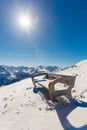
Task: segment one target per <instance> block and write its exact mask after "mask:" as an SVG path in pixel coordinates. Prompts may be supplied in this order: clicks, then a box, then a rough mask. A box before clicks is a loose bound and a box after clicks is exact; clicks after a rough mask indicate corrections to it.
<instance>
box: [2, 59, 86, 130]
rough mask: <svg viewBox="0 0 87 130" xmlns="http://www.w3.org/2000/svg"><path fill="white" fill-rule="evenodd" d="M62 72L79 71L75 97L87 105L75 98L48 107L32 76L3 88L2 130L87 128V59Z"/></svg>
mask: <svg viewBox="0 0 87 130" xmlns="http://www.w3.org/2000/svg"><path fill="white" fill-rule="evenodd" d="M59 73H60V74H67V75H76V74H77V77H76V82H75V86H74V89H73V90H72V96H73V97H75V98H78V100H79V101H81V100H82V101H83V102H84V104H83V105H79V104H77V103H75V102H74V101H73V100H72V101H71V103H68V104H62V105H61V104H56V105H55V109H52V110H51V109H48V108H49V106H48V104H47V103H46V100H45V99H43V98H42V97H41V96H40V93H37V94H35V93H33V84H32V81H31V78H28V79H25V80H22V81H19V82H16V83H14V84H11V85H8V86H3V87H1V88H0V130H87V105H86V101H87V61H82V62H80V63H78V64H77V66H76V67H72V68H69V69H67V70H64V71H60V72H59Z"/></svg>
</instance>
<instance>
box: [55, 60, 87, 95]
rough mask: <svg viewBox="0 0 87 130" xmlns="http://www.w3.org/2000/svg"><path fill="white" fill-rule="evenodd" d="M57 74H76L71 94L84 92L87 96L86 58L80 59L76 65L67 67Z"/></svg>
mask: <svg viewBox="0 0 87 130" xmlns="http://www.w3.org/2000/svg"><path fill="white" fill-rule="evenodd" d="M57 74H62V75H73V76H76V81H75V86H74V90H72V91H73V93H72V94H73V96H75V95H82V94H84V97H85V95H86V96H87V60H83V61H80V62H79V63H77V64H76V65H73V66H71V67H68V68H67V69H64V70H62V71H58V72H57Z"/></svg>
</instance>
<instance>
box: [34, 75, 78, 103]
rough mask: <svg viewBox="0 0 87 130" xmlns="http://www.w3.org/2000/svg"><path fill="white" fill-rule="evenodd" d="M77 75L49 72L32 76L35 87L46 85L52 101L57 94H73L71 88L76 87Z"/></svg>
mask: <svg viewBox="0 0 87 130" xmlns="http://www.w3.org/2000/svg"><path fill="white" fill-rule="evenodd" d="M75 78H76V76H67V75H57V74H49V73H40V74H36V75H33V76H32V82H33V84H34V87H44V88H45V89H47V91H48V92H49V94H50V98H51V100H52V101H55V99H56V97H57V96H60V95H69V96H71V89H72V88H73V87H74V83H75Z"/></svg>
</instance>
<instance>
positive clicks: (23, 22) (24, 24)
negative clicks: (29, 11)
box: [18, 15, 33, 29]
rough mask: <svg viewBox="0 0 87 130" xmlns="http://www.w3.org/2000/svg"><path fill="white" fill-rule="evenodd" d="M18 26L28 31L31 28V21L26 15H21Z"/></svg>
mask: <svg viewBox="0 0 87 130" xmlns="http://www.w3.org/2000/svg"><path fill="white" fill-rule="evenodd" d="M18 24H19V26H20V27H21V28H22V29H29V28H32V26H33V20H32V19H31V18H30V17H29V16H27V15H21V16H20V17H19V19H18Z"/></svg>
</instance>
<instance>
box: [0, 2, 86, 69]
mask: <svg viewBox="0 0 87 130" xmlns="http://www.w3.org/2000/svg"><path fill="white" fill-rule="evenodd" d="M21 11H22V12H29V14H30V15H31V16H32V18H33V19H37V20H36V22H35V25H34V29H32V28H30V29H29V31H26V30H22V29H21V28H20V27H19V26H18V25H17V22H16V21H17V18H18V14H19V15H20V12H21ZM84 59H87V1H86V0H2V1H0V64H5V65H14V66H19V65H24V66H37V65H40V64H41V65H57V66H64V67H65V66H70V65H73V64H75V63H77V62H79V61H80V60H84Z"/></svg>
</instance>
